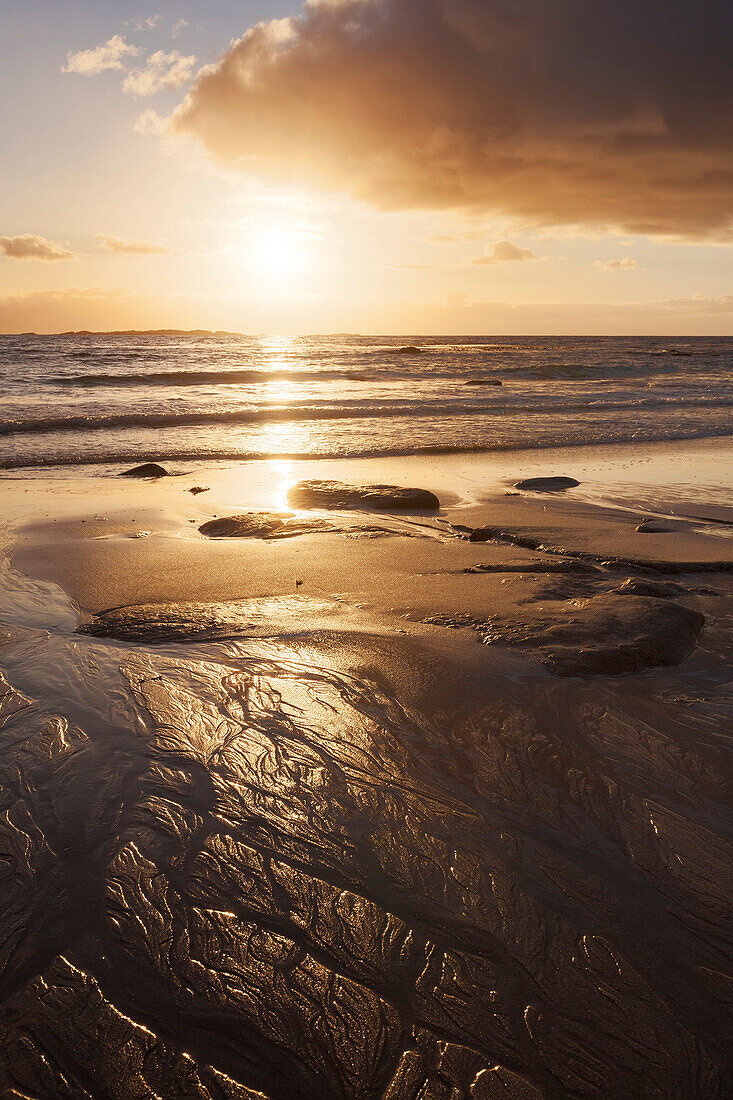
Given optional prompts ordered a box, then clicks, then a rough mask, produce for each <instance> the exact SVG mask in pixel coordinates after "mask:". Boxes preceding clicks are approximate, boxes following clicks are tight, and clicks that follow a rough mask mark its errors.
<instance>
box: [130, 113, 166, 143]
mask: <svg viewBox="0 0 733 1100" xmlns="http://www.w3.org/2000/svg"><path fill="white" fill-rule="evenodd" d="M166 126H167V119H166V118H164V117H163V115H159V114H158V112H157V111H154V110H153V108H152V107H147V108H146V109H145V110H144V111H142V112H141V113H140V114H139V115H138V116H137V118H136V119H135V121H134V122H133V124H132V128H133V130H134V131H135V133H136V134H144V135H145V136H146V137H148V136H153V137H162V136H163V134H165V132H166Z"/></svg>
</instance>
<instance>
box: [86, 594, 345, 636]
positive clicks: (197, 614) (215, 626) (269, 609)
mask: <svg viewBox="0 0 733 1100" xmlns="http://www.w3.org/2000/svg"><path fill="white" fill-rule="evenodd" d="M337 610H338V605H337V604H335V603H333V601H330V600H321V599H312V598H309V597H307V596H273V597H270V598H262V599H245V600H227V601H226V602H224V603H221V602H216V601H215V602H211V603H161V604H137V605H132V606H130V607H114V608H111V609H110V610H109V611H101V612H100V613H99V614H98V615H95V616H94V617H93V618H92V619H91V620H90V621H89V622H87V623H84V624H83V625H82V626H80V627H79V628H78V631H77V633H79V634H91V635H92V636H93V637H96V638H117V639H119V640H121V641H127V642H148V643H150V644H152V645H156V644H158V645H162V644H165V643H167V642H191V643H196V642H216V641H226V640H229V639H232V638H248V637H268V636H269V635H271V634H277V633H278V632H281V631H283V630H291V631H292V630H296V631H297V630H301V629H303V628H304V623H305V621H306V620H305V618H304V616H306V615H310V616H316V615H326V614H329V613H332V612H334V611H337Z"/></svg>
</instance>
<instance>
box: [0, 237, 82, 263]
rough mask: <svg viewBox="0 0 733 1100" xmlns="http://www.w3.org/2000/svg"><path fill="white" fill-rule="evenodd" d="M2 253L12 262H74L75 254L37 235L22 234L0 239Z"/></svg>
mask: <svg viewBox="0 0 733 1100" xmlns="http://www.w3.org/2000/svg"><path fill="white" fill-rule="evenodd" d="M0 252H2V253H4V255H6V256H7V257H8V258H9V259H11V260H73V259H74V258H75V257H74V253H73V252H69V250H68V249H66V248H64V247H63V246H62V245H60V244H57V243H56V241H49V240H47V239H46V238H45V237H39V236H37V235H36V234H35V233H21V234H20V235H19V236H17V237H0Z"/></svg>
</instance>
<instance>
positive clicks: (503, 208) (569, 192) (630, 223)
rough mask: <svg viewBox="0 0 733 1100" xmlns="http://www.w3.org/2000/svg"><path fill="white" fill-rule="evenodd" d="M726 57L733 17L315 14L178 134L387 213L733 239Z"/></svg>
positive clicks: (216, 92)
mask: <svg viewBox="0 0 733 1100" xmlns="http://www.w3.org/2000/svg"><path fill="white" fill-rule="evenodd" d="M732 39H733V22H732V21H731V20H730V18H729V0H698V2H697V3H694V4H693V3H682V2H678V0H674V2H672V3H670V2H669V0H644V2H643V3H642V4H639V2H638V0H614V3H613V4H600V3H589V2H586V3H578V0H337V2H336V0H310V2H309V3H307V4H306V6H305V8H304V10H303V12H302V14H300V15H297V16H293V17H292V18H289V19H280V20H273V21H271V22H269V23H260V24H258V25H256V26H254V27H252V28H251V29H250V30H249V31H247V33H246V34H245V35H244V36H243V37H242V38H241V39H239V40H238V41H236V42H234V43H233V44H232V45H231V47H230V48H229V50H228V51H227V52H226V53H225V54H224V55H223V56H222V57H221V58H220V60H219V61H218V62H217V63H216V64H215V65H212V66H208V67H206V68H205V69H203V70H202V71H201V72H200V73H199V75H198V77H197V79H196V82H195V84H194V85H193V88H192V89H191V91H190V93H189V95H188V96H187V97H186V99H185V101H184V102H183V103H182V104H181V105H180V107H179V109H178V111H177V112H176V114H175V116H174V119H173V126H174V127H175V128H176V129H177V130H179V131H182V132H185V133H188V134H193V135H194V136H195V137H196V138H198V139H199V140H200V141H201V142H202V143H203V145H204V147H205V148H206V149H207V150H208V152H209V153H210V154H211V156H212V157H214V158H216V159H217V160H218V161H220V162H223V163H224V164H227V165H233V166H236V167H238V168H239V169H242V170H245V171H249V172H251V173H254V174H256V175H258V176H260V177H262V178H265V179H268V180H271V181H272V180H274V181H278V182H292V183H297V184H299V185H306V186H311V187H314V186H315V187H318V188H322V189H328V190H335V191H339V192H347V193H350V194H351V195H354V196H356V197H357V198H360V199H364V200H367V201H369V202H370V203H373V204H375V205H376V206H378V207H380V208H385V209H408V208H414V209H417V208H421V209H458V210H462V211H469V212H472V213H478V214H481V215H488V214H492V215H495V214H500V215H503V216H510V217H512V218H516V219H518V221H519V222H521V223H522V224H524V225H528V226H529V225H532V226H547V227H550V226H552V227H555V226H567V225H578V226H583V227H595V228H600V229H603V230H607V229H611V230H614V231H616V230H620V231H623V232H626V233H633V234H645V235H670V236H674V237H682V238H688V239H689V238H706V237H710V238H717V239H733V224H732V221H731V191H732V189H733V128H731V126H730V118H731V116H733V81H731V79H730V58H731V56H732V55H733V41H732Z"/></svg>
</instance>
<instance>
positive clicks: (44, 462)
mask: <svg viewBox="0 0 733 1100" xmlns="http://www.w3.org/2000/svg"><path fill="white" fill-rule="evenodd" d="M726 438H733V430H732V429H731V428H730V426H728V425H726V426H725V427H719V428H717V429H713V428H710V427H707V426H706V427H704V428H703V427H701V428H699V429H685V430H680V431H665V430H664V429H661V428H656V429H651V428H647V429H644V430H639V429H637V428H634V429H633V430H632V429H627V430H625V431H624V430H623V429H622V428H620V427H618V428H617V429H616V430H612V429H610V428H609V429H607V430H606V431H602V432H597V433H595V434H594V435H593V436H592V438H588V437H587V436H584V437H583V438H577V439H576V438H572V437H568V436H567V435H563V433H562V432H558V433H557V436H552V437H549V436H548V437H546V438H543V439H537V438H533V437H531V436H528V437H527V438H524V439H521V440H518V439H509V440H492V441H491V442H486V441H484V442H481V443H456V442H452V443H450V442H446V443H434V444H416V445H414V446H411V445H409V444H408V445H404V446H401V447H398V446H394V445H392V446H370V447H353V448H340V449H334V450H324V449H320V450H310V451H262V450H259V451H258V450H235V449H234V448H224V447H221V448H211V449H209V450H206V449H202V450H192V449H178V450H165V451H164V452H161V453H159V454H158V453H157V452H156V457H157V458H158V459H159V460H160V461H164V462H166V463H171V462H257V461H267V460H283V461H292V462H296V461H299V460H301V461H312V460H314V459H319V460H320V459H332V460H337V459H345V458H399V457H400V456H402V455H404V456H406V457H407V456H411V455H449V454H488V453H491V452H493V451H539V450H543V449H545V448H547V447H585V446H599V445H600V446H602V445H604V444H611V443H639V442H644V443H654V442H675V441H677V440H687V439H726ZM149 453H150V448H148V450H145V451H143V450H141V449H135V450H133V449H129V450H119V451H106V452H100V453H98V454H92V453H90V452H89V451H85V452H84V453H77V454H65V455H23V456H13V457H12V458H0V470H6V471H11V470H30V469H56V468H59V467H69V466H70V467H79V466H120V465H123V464H128V463H129V464H130V465H132V464H133V463H138V462H140V461H142V460H143V459H144V458H147V457H149Z"/></svg>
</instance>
